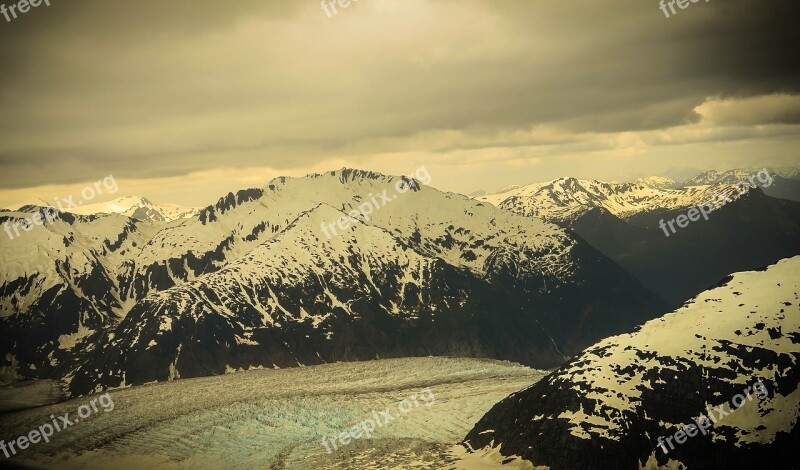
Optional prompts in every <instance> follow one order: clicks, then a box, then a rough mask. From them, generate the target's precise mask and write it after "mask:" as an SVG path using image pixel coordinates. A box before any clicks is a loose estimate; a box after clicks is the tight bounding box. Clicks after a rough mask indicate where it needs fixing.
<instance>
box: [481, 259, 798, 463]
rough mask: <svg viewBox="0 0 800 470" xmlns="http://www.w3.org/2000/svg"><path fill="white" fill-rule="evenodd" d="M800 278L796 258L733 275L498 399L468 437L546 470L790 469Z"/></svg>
mask: <svg viewBox="0 0 800 470" xmlns="http://www.w3.org/2000/svg"><path fill="white" fill-rule="evenodd" d="M798 272H800V257H794V258H790V259H785V260H782V261H780V262H779V263H777V264H775V265H773V266H770V267H768V268H766V269H764V270H761V271H751V272H742V273H737V274H735V275H733V276H730V277H729V278H726V279H725V280H724V281H723V282H722V283H720V285H719V286H717V287H716V288H714V289H711V290H709V291H707V292H704V293H703V294H701V295H699V296H697V297H696V298H695V299H693V300H692V301H690V302H688V303H687V304H686V305H684V306H683V307H681V308H680V309H678V310H676V311H675V312H674V313H670V314H667V315H665V316H663V317H661V318H658V319H656V320H652V321H649V322H647V323H646V324H645V325H644V326H642V327H641V328H639V329H638V330H637V331H635V332H633V333H630V334H623V335H619V336H615V337H611V338H608V339H605V340H603V341H600V342H599V343H597V344H596V345H594V346H592V347H590V348H588V349H586V350H585V351H584V352H583V353H582V354H581V355H580V356H578V357H576V358H574V359H573V360H571V361H570V362H569V363H567V364H565V365H563V366H562V367H560V368H559V369H558V370H557V371H555V372H553V373H552V374H551V375H549V376H548V377H546V378H544V379H542V380H541V381H539V382H537V383H536V384H534V385H533V386H531V387H529V388H527V389H525V390H522V391H520V392H518V393H515V394H512V395H511V396H509V397H508V398H506V399H505V400H503V401H501V402H500V403H498V404H497V405H496V406H495V407H494V408H492V410H491V411H489V413H487V414H486V415H485V416H484V417H483V418H482V419H481V420H480V421H479V422H478V424H477V425H476V426H475V428H474V429H473V430H472V431H471V432H470V433H469V434H468V435H467V438H466V442H467V443H468V444H469V445H470V446H471V447H472V448H475V449H478V448H483V447H493V448H499V449H500V451H501V452H502V454H503V455H506V456H511V455H517V456H522V457H524V458H525V459H527V460H529V461H530V462H532V463H533V464H534V465H546V466H548V467H549V468H551V469H553V470H559V469H575V468H583V469H601V468H620V469H637V468H641V467H644V466H647V468H654V466H655V465H656V464H657V465H659V466H666V467H667V468H679V465H680V464H682V465H684V467H681V468H685V467H686V466H688V468H692V469H703V468H749V467H751V466H755V467H758V468H787V467H785V463H787V462H792V461H793V460H794V456H795V454H796V443H797V442H798V438H800V427H798V425H797V421H798V417H800V368H799V367H798V359H800V296H799V295H798V293H800V276H798ZM746 391H747V392H746ZM737 397H738V398H737ZM702 416H706V419H705V420H704V419H703V418H702ZM698 421H699V423H701V424H702V425H703V432H700V428H697V427H695V429H694V431H692V430H691V428H689V426H690V425H692V423H697V422H698ZM709 424H710V425H709ZM695 426H696V425H695ZM680 431H683V432H684V434H682V435H681V434H678V433H679V432H680ZM686 433H688V435H687V434H686ZM668 438H669V439H671V440H667V439H668Z"/></svg>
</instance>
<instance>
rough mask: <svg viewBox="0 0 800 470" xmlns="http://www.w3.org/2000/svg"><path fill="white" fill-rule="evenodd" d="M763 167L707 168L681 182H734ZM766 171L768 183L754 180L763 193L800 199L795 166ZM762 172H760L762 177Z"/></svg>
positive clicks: (698, 183) (706, 183)
mask: <svg viewBox="0 0 800 470" xmlns="http://www.w3.org/2000/svg"><path fill="white" fill-rule="evenodd" d="M762 170H763V168H751V169H743V168H739V169H734V170H725V171H719V170H709V171H705V172H703V173H700V174H699V175H697V176H695V177H694V178H691V179H689V180H688V181H685V182H684V183H682V184H681V186H683V187H688V186H693V185H708V184H736V183H739V182H741V181H747V180H748V179H749V178H751V177H753V178H754V177H755V175H757V174H758V173H759V171H762ZM766 170H767V173H768V174H769V178H765V180H766V181H767V183H768V185H765V184H764V181H758V179H757V178H754V179H756V181H758V183H759V184H760V186H761V187H762V190H763V191H764V194H766V195H768V196H771V197H774V198H778V199H788V200H790V201H800V179H798V171H799V170H797V169H796V168H781V169H778V170H774V169H771V168H767V169H766ZM763 176H764V173H763V172H762V177H763Z"/></svg>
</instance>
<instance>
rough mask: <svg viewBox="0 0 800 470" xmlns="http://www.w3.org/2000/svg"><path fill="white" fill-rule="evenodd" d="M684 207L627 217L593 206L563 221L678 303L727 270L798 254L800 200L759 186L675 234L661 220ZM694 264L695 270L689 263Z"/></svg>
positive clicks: (763, 264) (753, 265)
mask: <svg viewBox="0 0 800 470" xmlns="http://www.w3.org/2000/svg"><path fill="white" fill-rule="evenodd" d="M684 213H685V209H678V210H666V209H659V210H653V211H650V212H646V213H641V214H638V215H635V216H633V217H630V218H628V219H626V220H622V219H620V218H618V217H616V216H615V215H613V214H611V213H610V212H608V211H606V210H604V209H593V210H591V211H589V212H586V213H585V214H583V215H581V216H580V217H578V218H577V219H575V220H573V221H570V222H569V223H564V224H562V225H563V226H564V227H567V228H570V229H572V230H574V231H575V233H577V234H578V235H579V236H580V237H581V238H583V239H584V240H586V241H587V242H588V243H589V244H590V245H592V246H593V247H595V248H597V249H598V250H599V251H600V252H601V253H603V254H605V255H606V256H608V257H610V258H611V259H613V260H614V261H616V262H617V263H619V264H620V265H621V266H622V267H624V268H625V269H627V270H628V271H629V272H631V273H632V274H633V275H635V276H636V277H637V279H639V280H640V281H641V282H642V283H643V284H644V285H645V286H647V287H648V288H649V289H650V290H652V291H653V292H655V293H656V294H658V295H659V296H661V298H663V299H665V300H666V301H667V302H668V303H669V304H670V305H671V306H673V307H676V306H678V305H680V304H681V303H683V302H684V301H686V300H687V299H689V298H691V297H693V296H695V295H697V294H698V293H700V292H702V291H704V290H705V289H707V288H708V287H709V286H710V285H713V284H714V283H715V282H716V281H717V279H719V278H721V277H722V276H724V275H726V274H727V273H731V272H736V271H743V270H747V269H755V268H757V267H760V266H765V265H767V264H772V263H775V262H776V261H778V260H779V259H782V258H786V257H790V256H794V255H798V254H800V203H797V202H793V201H782V200H779V199H774V198H771V197H768V196H766V195H764V193H763V192H761V190H753V191H751V192H750V193H748V194H746V195H744V196H742V197H741V198H739V199H737V200H736V201H734V202H732V203H729V204H726V205H725V206H723V207H722V208H721V209H719V210H717V211H715V212H713V213H712V214H711V215H710V216H709V220H707V221H706V220H704V219H702V218H701V219H700V220H698V221H696V222H693V223H690V224H689V225H688V226H687V227H686V228H682V229H679V230H678V231H677V232H676V233H675V234H671V235H670V236H669V237H666V236H665V235H664V231H663V230H662V229H661V228H659V221H660V220H662V219H663V220H673V219H675V218H676V217H678V216H680V215H681V214H684ZM687 267H690V268H687Z"/></svg>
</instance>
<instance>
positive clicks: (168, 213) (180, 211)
mask: <svg viewBox="0 0 800 470" xmlns="http://www.w3.org/2000/svg"><path fill="white" fill-rule="evenodd" d="M69 212H72V213H73V214H80V215H92V214H120V215H124V216H127V217H132V218H134V219H139V220H149V221H153V222H170V221H173V220H177V219H186V218H189V217H192V216H194V215H197V213H198V212H200V209H196V208H193V207H183V206H178V205H176V204H154V203H152V202H150V201H149V200H148V199H147V198H144V197H140V196H125V197H120V198H117V199H114V200H112V201H107V202H98V203H94V204H84V205H82V206H79V207H73V208H71V209H69Z"/></svg>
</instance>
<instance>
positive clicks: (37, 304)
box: [0, 169, 663, 393]
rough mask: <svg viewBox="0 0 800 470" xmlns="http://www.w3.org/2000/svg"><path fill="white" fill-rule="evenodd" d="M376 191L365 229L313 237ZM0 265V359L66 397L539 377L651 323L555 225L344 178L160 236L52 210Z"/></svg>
mask: <svg viewBox="0 0 800 470" xmlns="http://www.w3.org/2000/svg"><path fill="white" fill-rule="evenodd" d="M397 187H402V188H405V190H406V192H405V193H403V194H394V195H393V194H392V193H393V192H394V189H393V188H397ZM387 189H389V191H390V192H388V198H387V200H388V201H389V202H383V203H380V202H379V204H380V205H379V206H378V207H379V208H378V209H375V210H374V211H373V212H372V214H371V215H370V216H369V217H359V219H360V220H359V222H358V223H354V224H353V226H352V227H350V228H349V229H347V230H339V233H337V234H335V235H334V236H333V237H332V238H330V239H328V238H327V237H326V236H325V235H324V232H323V230H322V228H321V226H322V225H323V224H330V223H333V224H336V222H337V220H338V219H339V218H340V217H342V216H344V215H345V214H346V213H351V212H352V210H354V209H355V208H357V207H359V206H363V205H364V204H365V203H366V201H376V200H378V199H377V196H378V195H381V194H382V193H383V191H385V190H387ZM393 196H395V197H393ZM24 215H25V214H20V213H2V214H0V222H3V221H14V220H17V219H18V218H19V217H21V216H24ZM0 255H2V257H3V261H4V264H5V262H6V261H8V262H12V263H15V266H17V268H16V269H15V270H10V271H8V272H3V273H2V276H3V277H2V278H0V294H2V295H1V296H0V305H1V306H2V315H1V316H0V328H2V330H3V331H2V333H3V334H2V338H1V339H0V347H2V349H1V350H0V353H2V355H3V356H5V359H6V361H5V362H6V364H5V365H12V364H13V365H15V367H16V370H17V371H18V372H19V375H20V376H23V377H24V376H27V377H57V376H61V377H66V378H67V379H68V380H72V381H73V383H72V385H73V392H76V393H84V392H88V391H90V390H93V389H95V387H97V386H106V385H110V386H118V385H124V384H133V383H145V382H149V381H152V380H169V379H171V378H177V377H191V376H198V375H208V374H215V373H223V372H225V371H226V370H230V369H247V368H250V367H274V366H275V367H285V366H296V365H299V364H314V363H322V362H329V361H335V360H340V359H368V358H374V357H376V356H379V357H385V356H405V355H427V354H452V355H466V356H480V357H498V358H508V359H515V360H519V361H523V362H526V363H530V364H537V365H543V366H554V365H557V364H558V363H559V362H561V361H562V360H563V359H562V358H563V355H564V354H571V353H573V352H576V351H578V350H579V349H580V348H582V347H583V346H585V345H587V344H590V343H591V342H593V341H595V340H597V339H599V338H601V337H604V336H607V335H609V334H613V333H616V332H619V331H623V330H624V329H626V328H630V327H632V326H634V325H636V324H638V323H640V322H641V321H644V320H646V319H647V318H650V315H653V314H654V312H655V313H657V312H658V311H659V310H661V311H663V306H662V303H661V302H660V301H659V300H658V299H657V298H656V297H655V296H654V295H652V294H651V293H650V292H649V291H648V290H647V289H645V288H643V287H642V286H641V285H640V284H639V283H638V282H637V281H636V280H635V279H634V278H633V277H631V276H630V275H629V274H628V273H626V272H625V271H624V270H622V269H621V268H619V267H618V266H617V265H615V264H614V263H613V262H611V261H609V260H608V259H607V258H605V257H604V256H602V255H601V254H600V253H598V252H597V251H596V250H594V249H592V248H591V247H590V246H588V245H587V244H586V243H585V242H583V241H581V240H579V239H577V238H575V237H574V236H573V235H571V234H570V233H569V232H567V231H565V230H564V229H561V228H559V227H557V226H555V225H552V224H549V223H546V222H543V221H541V220H538V219H532V218H526V217H520V216H518V215H515V214H512V213H509V212H507V211H502V210H499V209H497V208H495V207H492V206H490V205H487V204H484V203H481V202H479V201H475V200H473V199H470V198H468V197H466V196H462V195H457V194H451V193H443V192H440V191H437V190H435V189H433V188H430V187H427V186H424V185H420V184H419V182H416V181H413V180H409V179H402V178H397V177H392V176H384V175H380V174H377V173H372V172H363V171H357V170H347V169H345V170H341V171H333V172H327V173H325V174H322V175H309V176H308V177H305V178H277V179H275V180H273V181H271V182H270V183H269V184H268V185H267V186H266V187H264V188H262V189H250V190H243V191H239V192H238V193H236V194H232V193H231V194H228V195H227V196H225V197H224V198H221V199H220V200H219V202H217V204H215V205H213V206H209V207H206V208H204V209H202V210H201V211H200V212H199V213H198V214H197V215H196V216H193V217H190V218H186V219H179V220H174V221H172V222H167V223H162V224H153V223H150V222H144V221H142V220H139V219H136V218H131V217H125V216H122V215H118V214H102V215H91V216H81V215H73V214H62V216H61V218H60V219H58V220H56V221H55V222H54V223H53V224H48V225H46V226H43V227H35V229H34V230H33V231H31V232H28V233H25V234H24V236H22V237H19V238H18V239H15V240H2V241H0ZM643 312H646V315H647V316H642V315H641V313H643Z"/></svg>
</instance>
